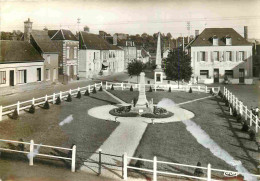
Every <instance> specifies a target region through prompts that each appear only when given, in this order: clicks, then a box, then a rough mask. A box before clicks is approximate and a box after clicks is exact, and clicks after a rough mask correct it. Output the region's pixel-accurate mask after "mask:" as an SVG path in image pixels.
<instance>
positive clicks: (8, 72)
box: [0, 40, 44, 87]
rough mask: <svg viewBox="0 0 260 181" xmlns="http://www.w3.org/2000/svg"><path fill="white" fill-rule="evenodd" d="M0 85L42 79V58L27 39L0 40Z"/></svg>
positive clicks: (39, 80) (12, 84)
mask: <svg viewBox="0 0 260 181" xmlns="http://www.w3.org/2000/svg"><path fill="white" fill-rule="evenodd" d="M0 45H1V48H0V53H1V54H0V87H8V86H19V85H23V84H28V83H35V82H41V81H43V72H44V58H43V57H42V56H41V54H40V53H39V52H38V51H37V50H36V49H35V48H34V47H33V46H32V45H31V44H30V43H29V42H28V41H12V40H0Z"/></svg>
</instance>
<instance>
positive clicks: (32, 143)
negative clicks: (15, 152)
mask: <svg viewBox="0 0 260 181" xmlns="http://www.w3.org/2000/svg"><path fill="white" fill-rule="evenodd" d="M33 151H34V142H33V140H31V142H30V153H29V165H30V166H33Z"/></svg>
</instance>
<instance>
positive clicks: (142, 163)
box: [135, 154, 144, 168]
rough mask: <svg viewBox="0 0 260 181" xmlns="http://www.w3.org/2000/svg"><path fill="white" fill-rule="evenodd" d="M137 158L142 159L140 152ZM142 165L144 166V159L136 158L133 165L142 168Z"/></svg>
mask: <svg viewBox="0 0 260 181" xmlns="http://www.w3.org/2000/svg"><path fill="white" fill-rule="evenodd" d="M138 158H140V159H143V156H142V155H141V154H140V155H139V157H138ZM143 166H144V161H143V160H137V161H136V163H135V167H137V168H142V167H143Z"/></svg>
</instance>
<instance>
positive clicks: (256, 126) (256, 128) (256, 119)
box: [255, 116, 258, 133]
mask: <svg viewBox="0 0 260 181" xmlns="http://www.w3.org/2000/svg"><path fill="white" fill-rule="evenodd" d="M255 132H256V133H258V116H255Z"/></svg>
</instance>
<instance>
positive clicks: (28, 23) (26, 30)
mask: <svg viewBox="0 0 260 181" xmlns="http://www.w3.org/2000/svg"><path fill="white" fill-rule="evenodd" d="M31 33H32V22H31V21H30V18H28V20H27V21H25V22H24V41H27V42H29V43H30V35H31Z"/></svg>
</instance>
